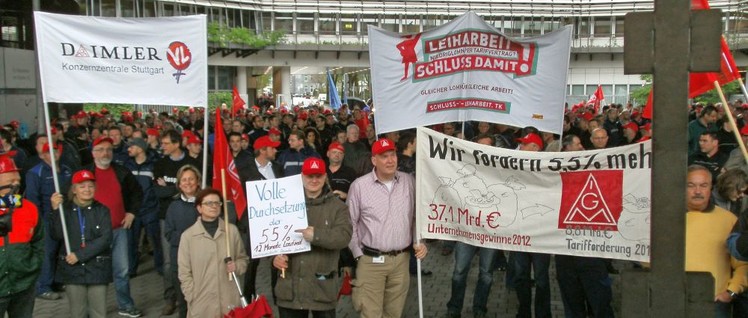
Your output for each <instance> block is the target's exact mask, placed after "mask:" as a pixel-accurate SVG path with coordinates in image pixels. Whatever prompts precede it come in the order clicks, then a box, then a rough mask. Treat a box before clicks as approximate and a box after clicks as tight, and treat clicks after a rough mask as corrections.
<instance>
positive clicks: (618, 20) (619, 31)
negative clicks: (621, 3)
mask: <svg viewBox="0 0 748 318" xmlns="http://www.w3.org/2000/svg"><path fill="white" fill-rule="evenodd" d="M615 35H616V36H617V37H622V36H623V17H616V33H615Z"/></svg>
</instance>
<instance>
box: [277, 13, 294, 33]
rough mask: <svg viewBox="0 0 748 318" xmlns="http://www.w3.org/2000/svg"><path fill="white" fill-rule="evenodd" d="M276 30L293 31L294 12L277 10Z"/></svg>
mask: <svg viewBox="0 0 748 318" xmlns="http://www.w3.org/2000/svg"><path fill="white" fill-rule="evenodd" d="M275 30H276V31H283V32H286V33H291V32H293V13H286V12H276V13H275Z"/></svg>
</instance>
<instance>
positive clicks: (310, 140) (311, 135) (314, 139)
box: [304, 127, 324, 154]
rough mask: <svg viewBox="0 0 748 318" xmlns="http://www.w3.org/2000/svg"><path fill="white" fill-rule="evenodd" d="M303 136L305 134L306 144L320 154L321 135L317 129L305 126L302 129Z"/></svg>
mask: <svg viewBox="0 0 748 318" xmlns="http://www.w3.org/2000/svg"><path fill="white" fill-rule="evenodd" d="M304 136H306V146H307V147H309V148H312V149H314V151H316V152H317V153H320V154H321V153H322V147H323V146H324V145H322V137H320V135H319V131H317V129H316V128H314V127H307V128H306V129H304Z"/></svg>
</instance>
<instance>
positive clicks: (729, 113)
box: [714, 81, 748, 163]
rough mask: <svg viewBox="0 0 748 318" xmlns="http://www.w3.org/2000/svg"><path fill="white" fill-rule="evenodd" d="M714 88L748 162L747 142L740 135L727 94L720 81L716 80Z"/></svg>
mask: <svg viewBox="0 0 748 318" xmlns="http://www.w3.org/2000/svg"><path fill="white" fill-rule="evenodd" d="M714 88H716V89H717V93H718V94H719V98H720V99H721V100H722V105H724V109H725V114H727V119H728V120H729V121H730V126H731V127H732V133H733V134H734V135H735V139H737V141H738V146H739V147H740V151H741V152H742V153H743V159H745V162H746V163H748V151H746V150H745V144H744V143H743V138H741V137H740V131H738V125H737V124H735V118H733V117H732V111H730V104H728V103H727V100H726V99H725V94H724V93H723V92H722V87H720V86H719V81H714Z"/></svg>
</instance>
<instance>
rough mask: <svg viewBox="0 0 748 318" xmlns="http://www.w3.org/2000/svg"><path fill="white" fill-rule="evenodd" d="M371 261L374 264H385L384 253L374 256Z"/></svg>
mask: <svg viewBox="0 0 748 318" xmlns="http://www.w3.org/2000/svg"><path fill="white" fill-rule="evenodd" d="M371 262H372V263H374V264H384V255H379V256H377V257H372V258H371Z"/></svg>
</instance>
